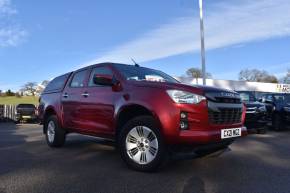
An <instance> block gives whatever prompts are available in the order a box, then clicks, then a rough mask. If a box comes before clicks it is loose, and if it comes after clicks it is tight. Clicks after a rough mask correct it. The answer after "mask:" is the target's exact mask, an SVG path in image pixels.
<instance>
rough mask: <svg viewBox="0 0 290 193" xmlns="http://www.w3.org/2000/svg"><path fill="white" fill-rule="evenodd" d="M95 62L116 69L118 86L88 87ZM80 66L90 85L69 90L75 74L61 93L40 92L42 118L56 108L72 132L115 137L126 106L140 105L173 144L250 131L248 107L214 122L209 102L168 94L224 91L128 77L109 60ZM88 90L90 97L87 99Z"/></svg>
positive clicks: (197, 141) (57, 113)
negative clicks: (184, 120) (228, 120)
mask: <svg viewBox="0 0 290 193" xmlns="http://www.w3.org/2000/svg"><path fill="white" fill-rule="evenodd" d="M96 66H98V67H103V66H105V67H107V68H109V69H111V70H112V71H113V73H114V76H115V77H116V79H117V80H118V81H119V84H118V85H115V86H113V87H87V84H88V80H89V77H90V73H91V71H92V69H93V68H95V67H96ZM81 70H87V75H86V78H85V81H84V85H85V87H83V88H70V86H69V85H70V82H71V79H72V77H73V75H71V76H70V77H69V79H68V81H67V82H66V84H65V87H64V88H63V90H62V91H61V92H56V93H44V94H43V95H42V96H41V100H40V106H39V113H40V117H41V118H42V120H44V119H45V115H46V113H48V112H50V111H53V112H54V113H55V114H56V115H57V117H58V119H59V121H60V124H61V125H62V127H63V128H67V129H68V131H71V132H78V133H82V134H87V135H94V136H97V137H106V138H111V139H115V134H116V130H117V125H118V118H119V116H120V114H121V113H122V111H123V110H124V109H126V108H128V107H130V106H133V105H135V106H136V105H137V106H140V107H143V108H145V109H147V110H148V111H149V112H151V114H152V115H153V116H154V118H155V119H156V121H157V122H158V123H159V125H160V129H161V132H162V134H163V136H164V138H165V141H166V143H168V144H207V143H213V142H220V141H222V139H221V129H226V128H242V136H245V135H246V134H247V130H246V128H244V127H243V123H244V119H245V108H244V107H243V113H242V119H241V122H239V123H236V124H212V123H210V122H209V115H208V112H209V110H208V109H209V107H208V100H203V101H201V102H200V103H198V104H177V103H175V102H174V101H173V100H172V99H171V98H170V97H169V95H168V94H167V92H166V90H169V89H178V90H183V91H187V92H191V93H194V94H198V95H202V96H204V95H205V94H206V92H207V91H208V90H209V91H210V92H222V91H223V90H221V89H216V88H209V87H208V88H206V87H193V86H189V85H184V84H175V83H164V82H147V81H128V80H125V78H124V77H123V76H122V75H121V73H120V72H118V71H117V70H116V69H115V68H114V67H113V65H111V64H110V63H108V64H99V65H95V66H90V67H87V68H84V69H81ZM81 70H79V71H81ZM73 74H74V73H73ZM83 94H88V95H89V96H87V97H85V96H83ZM66 95H68V97H66ZM181 112H187V115H188V125H189V127H188V129H187V130H181V129H180V113H181Z"/></svg>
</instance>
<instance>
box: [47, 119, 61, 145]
mask: <svg viewBox="0 0 290 193" xmlns="http://www.w3.org/2000/svg"><path fill="white" fill-rule="evenodd" d="M44 126H45V136H46V142H47V144H48V145H49V146H50V147H61V146H63V145H64V143H65V137H66V132H65V130H64V129H62V128H61V127H60V125H59V123H58V119H57V117H56V116H55V115H51V116H50V117H48V119H47V120H46V122H45V125H44Z"/></svg>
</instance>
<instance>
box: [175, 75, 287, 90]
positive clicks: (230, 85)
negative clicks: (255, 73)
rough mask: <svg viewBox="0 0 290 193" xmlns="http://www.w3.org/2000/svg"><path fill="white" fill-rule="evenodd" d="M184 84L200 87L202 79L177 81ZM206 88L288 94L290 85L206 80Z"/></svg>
mask: <svg viewBox="0 0 290 193" xmlns="http://www.w3.org/2000/svg"><path fill="white" fill-rule="evenodd" d="M179 80H180V81H181V82H183V83H185V84H199V85H202V79H201V78H198V79H193V78H182V79H179ZM206 85H207V86H214V87H219V88H225V89H230V90H237V91H257V92H278V93H282V92H283V93H290V84H276V83H262V82H246V81H236V80H215V79H207V80H206Z"/></svg>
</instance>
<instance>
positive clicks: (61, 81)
mask: <svg viewBox="0 0 290 193" xmlns="http://www.w3.org/2000/svg"><path fill="white" fill-rule="evenodd" d="M69 76H70V73H68V74H65V75H62V76H59V77H56V78H55V79H53V80H52V81H50V83H48V85H47V86H46V88H45V89H44V91H43V92H44V93H46V92H57V91H61V90H62V89H63V87H64V86H65V83H66V81H67V79H68V77H69Z"/></svg>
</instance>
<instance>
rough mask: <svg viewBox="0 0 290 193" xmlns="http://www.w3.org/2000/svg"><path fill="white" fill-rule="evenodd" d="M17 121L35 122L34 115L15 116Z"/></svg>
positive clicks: (35, 117)
mask: <svg viewBox="0 0 290 193" xmlns="http://www.w3.org/2000/svg"><path fill="white" fill-rule="evenodd" d="M16 119H17V120H36V119H37V116H36V115H16Z"/></svg>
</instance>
